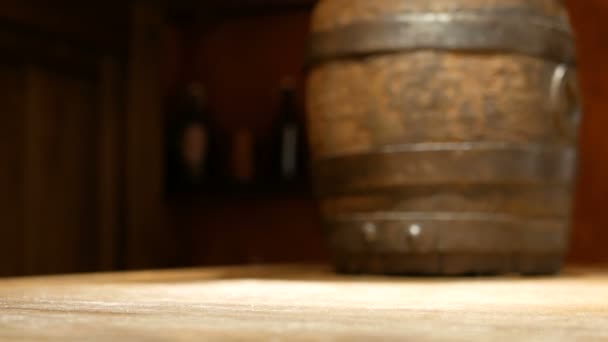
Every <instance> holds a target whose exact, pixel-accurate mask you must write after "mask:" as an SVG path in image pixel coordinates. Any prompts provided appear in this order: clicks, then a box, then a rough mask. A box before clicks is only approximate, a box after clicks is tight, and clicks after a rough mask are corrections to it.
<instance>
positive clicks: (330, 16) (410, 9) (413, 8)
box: [312, 0, 568, 32]
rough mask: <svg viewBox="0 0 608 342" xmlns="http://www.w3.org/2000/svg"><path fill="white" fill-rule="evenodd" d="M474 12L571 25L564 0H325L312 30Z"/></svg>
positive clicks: (315, 16) (313, 22)
mask: <svg viewBox="0 0 608 342" xmlns="http://www.w3.org/2000/svg"><path fill="white" fill-rule="evenodd" d="M470 11H475V12H482V13H492V14H495V15H505V16H513V15H515V16H517V15H522V14H530V15H537V16H547V17H549V18H550V19H551V20H557V21H559V22H561V24H563V25H564V26H567V25H568V16H567V12H566V10H565V7H564V4H563V0H432V1H431V0H321V1H320V2H319V3H318V5H317V7H316V9H315V11H314V15H313V21H312V31H313V32H322V31H330V30H333V29H335V28H339V27H342V26H347V25H350V24H355V23H359V22H367V21H375V20H377V19H378V18H382V17H385V16H393V15H402V14H415V13H429V12H431V13H434V12H470Z"/></svg>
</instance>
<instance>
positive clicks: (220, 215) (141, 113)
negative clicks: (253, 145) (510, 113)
mask: <svg viewBox="0 0 608 342" xmlns="http://www.w3.org/2000/svg"><path fill="white" fill-rule="evenodd" d="M199 3H204V5H201V4H199ZM312 3H313V1H270V0H260V1H242V0H241V1H236V0H234V1H217V2H213V1H205V2H203V1H172V2H170V3H169V5H168V4H166V3H162V2H160V1H143V0H142V1H130V2H129V1H124V2H122V1H114V2H113V1H91V2H86V3H83V2H81V1H68V0H59V1H54V2H53V3H52V5H49V4H47V3H46V2H44V1H41V0H23V1H17V0H6V1H3V2H2V4H0V51H1V52H2V53H1V54H0V89H2V91H1V92H0V110H1V111H2V114H1V115H0V191H1V195H0V229H1V232H2V234H1V237H0V275H23V274H46V273H65V272H81V271H98V270H115V269H132V268H158V267H175V266H192V265H216V264H243V263H262V262H319V261H326V260H327V258H328V253H327V250H326V247H325V245H324V241H323V234H322V229H321V227H320V225H319V221H318V214H317V210H316V206H315V203H314V200H313V199H312V196H311V195H310V191H306V190H298V191H290V192H281V193H275V192H264V191H261V192H255V193H248V194H246V195H243V194H240V195H232V196H231V195H226V196H209V197H205V198H199V199H196V200H193V199H191V198H183V199H182V198H167V197H166V196H165V194H164V192H163V172H164V171H163V170H164V155H163V152H162V151H163V144H164V137H165V126H166V123H167V122H169V121H170V120H171V117H170V115H171V114H170V112H169V111H167V110H166V100H167V98H168V96H169V95H170V94H171V93H172V92H174V91H175V90H176V89H177V88H179V87H180V86H182V85H183V84H184V83H187V82H190V81H193V80H198V81H201V82H202V83H203V84H205V85H206V86H207V88H208V91H209V100H210V108H211V110H212V112H213V113H214V115H215V117H216V118H217V120H218V124H219V125H220V126H221V127H222V128H223V129H224V130H231V129H236V128H238V127H240V126H243V125H246V126H247V127H249V128H250V129H251V130H252V131H253V132H254V133H255V134H256V135H264V134H266V133H267V132H268V130H270V127H271V123H272V121H273V116H274V115H276V113H277V109H276V107H277V101H278V98H277V97H278V95H277V89H278V84H279V82H280V79H281V78H282V77H283V76H286V75H294V76H296V77H298V80H299V89H300V92H299V94H298V95H299V96H298V103H299V106H300V107H301V110H302V111H303V98H304V94H303V93H302V92H303V89H302V88H303V70H302V66H303V62H304V55H305V46H306V38H307V34H308V22H309V17H310V11H311V8H312ZM567 3H568V6H569V9H570V12H571V17H572V22H573V26H574V28H575V31H576V34H577V37H578V49H579V78H580V82H581V86H582V90H583V95H584V103H585V118H584V122H583V128H582V129H583V135H582V139H581V160H580V172H579V174H580V180H579V182H578V190H577V193H576V210H575V218H574V227H573V232H572V247H571V253H570V255H569V258H568V259H569V261H570V262H574V263H599V262H607V261H608V226H607V224H608V210H607V209H608V207H607V206H608V204H607V203H608V153H607V152H606V151H608V134H606V130H607V127H608V116H607V113H608V96H607V95H608V63H606V62H605V61H607V60H608V41H606V38H605V37H608V24H607V23H608V3H606V2H605V1H604V0H586V1H576V0H571V1H567Z"/></svg>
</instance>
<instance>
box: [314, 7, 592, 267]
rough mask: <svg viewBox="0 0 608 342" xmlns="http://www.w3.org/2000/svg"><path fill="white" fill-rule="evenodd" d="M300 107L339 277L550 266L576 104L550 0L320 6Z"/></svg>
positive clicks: (569, 39) (563, 245) (566, 207)
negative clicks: (346, 274) (305, 118)
mask: <svg viewBox="0 0 608 342" xmlns="http://www.w3.org/2000/svg"><path fill="white" fill-rule="evenodd" d="M312 31H313V32H312V37H311V44H310V50H309V54H310V55H309V60H310V68H309V75H308V110H309V126H310V141H311V146H312V158H313V173H314V178H315V186H316V191H317V193H318V197H319V199H320V205H321V208H322V214H323V219H324V223H325V226H326V227H327V231H328V239H329V241H330V244H331V248H332V250H333V253H334V256H335V263H336V266H337V268H338V270H340V271H345V272H364V273H386V274H440V275H452V274H498V273H505V272H518V273H522V274H549V273H554V272H557V271H558V270H559V269H560V266H561V263H562V259H563V256H564V254H565V251H566V249H567V245H568V237H569V219H570V212H571V195H572V183H573V178H574V175H575V166H576V140H577V131H578V121H579V118H580V111H579V106H578V92H577V86H576V75H575V69H574V68H575V66H574V62H575V56H574V50H575V48H574V42H573V35H572V32H571V30H570V28H569V25H568V18H567V14H566V13H565V10H564V7H563V4H562V2H561V1H557V0H322V1H321V2H320V3H319V4H318V5H317V7H316V10H315V12H314V16H313V24H312Z"/></svg>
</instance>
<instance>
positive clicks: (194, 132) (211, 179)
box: [166, 82, 220, 195]
mask: <svg viewBox="0 0 608 342" xmlns="http://www.w3.org/2000/svg"><path fill="white" fill-rule="evenodd" d="M171 116H172V119H173V122H174V124H173V125H172V129H171V132H170V133H169V136H168V139H167V140H168V155H167V164H168V167H167V173H166V175H167V191H168V193H169V194H173V195H179V194H183V195H197V194H202V193H204V192H205V191H207V190H210V189H211V188H212V187H214V186H215V185H216V184H217V181H218V179H217V176H218V174H219V170H218V166H219V165H220V163H219V161H218V160H217V157H218V150H217V130H216V126H215V124H214V121H213V118H212V116H211V115H210V113H209V110H208V103H207V95H206V92H205V88H204V87H203V86H202V84H200V83H198V82H193V83H190V84H189V85H188V86H187V87H186V89H185V90H184V91H183V92H181V93H180V94H179V95H178V99H177V103H176V105H175V107H174V109H173V112H172V114H171Z"/></svg>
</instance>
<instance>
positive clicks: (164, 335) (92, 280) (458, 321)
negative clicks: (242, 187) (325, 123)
mask: <svg viewBox="0 0 608 342" xmlns="http://www.w3.org/2000/svg"><path fill="white" fill-rule="evenodd" d="M371 339H382V340H415V341H434V340H455V341H471V340H484V341H486V340H487V341H490V340H491V341H502V340H504V341H512V340H515V341H517V340H524V339H525V340H539V341H545V340H551V341H554V340H557V341H559V340H567V341H577V340H580V341H592V340H605V339H608V272H607V271H598V270H595V271H594V270H583V269H569V270H567V271H565V272H564V273H563V274H562V275H561V276H559V277H546V278H544V277H536V278H519V277H500V278H442V279H437V278H381V277H344V276H338V275H334V274H333V273H331V272H330V271H329V270H328V269H326V268H324V267H316V266H274V267H248V268H215V269H198V270H197V269H193V270H177V271H160V272H136V273H124V274H120V273H114V274H92V275H78V276H57V277H39V278H22V279H17V278H14V279H5V280H1V281H0V340H2V341H10V340H20V341H21V340H43V341H46V340H61V341H71V340H132V341H136V340H146V341H156V340H171V341H188V340H197V341H203V340H204V341H212V340H256V341H257V340H259V341H294V340H302V341H342V340H344V341H351V340H371Z"/></svg>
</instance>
